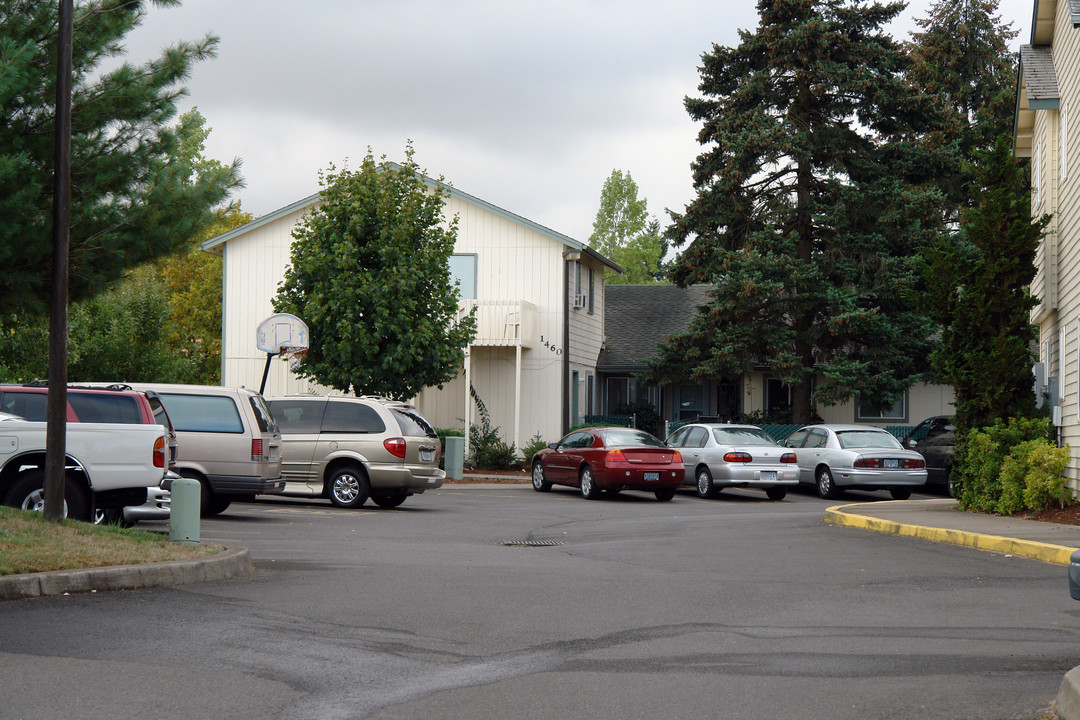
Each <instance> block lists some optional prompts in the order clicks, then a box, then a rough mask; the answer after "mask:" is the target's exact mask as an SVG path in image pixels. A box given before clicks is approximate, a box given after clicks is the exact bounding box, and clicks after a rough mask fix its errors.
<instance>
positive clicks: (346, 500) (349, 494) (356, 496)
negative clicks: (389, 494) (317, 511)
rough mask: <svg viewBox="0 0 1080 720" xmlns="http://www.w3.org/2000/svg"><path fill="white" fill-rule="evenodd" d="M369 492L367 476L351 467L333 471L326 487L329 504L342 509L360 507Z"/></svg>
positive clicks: (360, 469) (361, 469) (362, 471)
mask: <svg viewBox="0 0 1080 720" xmlns="http://www.w3.org/2000/svg"><path fill="white" fill-rule="evenodd" d="M369 492H370V490H369V487H368V479H367V474H366V473H365V472H364V470H363V468H359V467H355V466H353V465H347V466H345V467H340V468H338V469H337V470H335V471H334V472H333V474H332V475H331V476H330V482H329V484H328V486H327V495H328V496H329V498H330V502H332V503H333V504H334V505H336V506H337V507H342V508H357V507H360V506H361V505H363V504H364V503H365V502H367V499H368V493H369Z"/></svg>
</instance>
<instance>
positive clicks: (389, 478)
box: [367, 465, 446, 493]
mask: <svg viewBox="0 0 1080 720" xmlns="http://www.w3.org/2000/svg"><path fill="white" fill-rule="evenodd" d="M367 470H368V482H370V483H371V488H372V489H373V490H408V491H409V492H411V493H422V492H424V491H425V490H434V489H435V488H439V487H442V484H443V482H445V481H446V472H445V471H444V470H440V469H439V468H437V467H430V466H427V465H420V466H410V465H394V466H389V467H387V466H378V465H375V466H370V467H368V469H367Z"/></svg>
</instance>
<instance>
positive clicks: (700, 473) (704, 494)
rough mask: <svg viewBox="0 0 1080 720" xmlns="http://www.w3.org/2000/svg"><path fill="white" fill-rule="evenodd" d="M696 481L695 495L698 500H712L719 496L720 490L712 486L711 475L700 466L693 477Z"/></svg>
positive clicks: (707, 469) (705, 468)
mask: <svg viewBox="0 0 1080 720" xmlns="http://www.w3.org/2000/svg"><path fill="white" fill-rule="evenodd" d="M695 478H696V480H697V494H698V497H700V498H705V499H708V498H714V497H716V496H717V495H719V494H720V488H718V487H716V486H715V485H713V479H712V473H711V472H709V468H707V467H705V466H704V465H702V466H701V467H699V468H698V469H697V474H696V475H695Z"/></svg>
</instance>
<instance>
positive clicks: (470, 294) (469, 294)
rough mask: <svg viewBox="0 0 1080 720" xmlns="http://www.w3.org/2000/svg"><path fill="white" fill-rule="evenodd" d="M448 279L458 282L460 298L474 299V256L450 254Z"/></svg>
mask: <svg viewBox="0 0 1080 720" xmlns="http://www.w3.org/2000/svg"><path fill="white" fill-rule="evenodd" d="M450 279H451V280H452V281H454V282H456V283H457V284H458V292H460V293H461V299H462V300H475V299H476V256H475V255H451V256H450Z"/></svg>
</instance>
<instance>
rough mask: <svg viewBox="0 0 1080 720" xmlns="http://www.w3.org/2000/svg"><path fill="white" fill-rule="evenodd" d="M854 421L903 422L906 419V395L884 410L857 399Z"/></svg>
mask: <svg viewBox="0 0 1080 720" xmlns="http://www.w3.org/2000/svg"><path fill="white" fill-rule="evenodd" d="M855 419H856V420H897V421H901V422H903V421H904V420H906V419H907V393H906V392H905V393H904V394H903V395H901V396H900V397H898V398H897V399H896V402H894V403H893V404H892V406H891V407H887V408H884V409H881V408H878V407H875V405H874V404H873V403H872V402H870V401H869V399H867V400H865V401H864V400H863V399H862V398H861V397H860V398H859V414H858V415H857V416H856V418H855Z"/></svg>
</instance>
